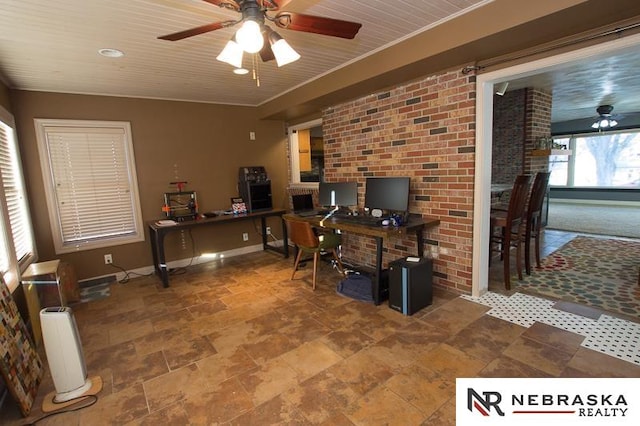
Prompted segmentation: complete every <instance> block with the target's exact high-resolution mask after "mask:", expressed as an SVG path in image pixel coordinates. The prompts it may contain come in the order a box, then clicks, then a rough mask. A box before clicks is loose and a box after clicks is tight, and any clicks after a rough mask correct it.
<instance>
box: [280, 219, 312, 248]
mask: <svg viewBox="0 0 640 426" xmlns="http://www.w3.org/2000/svg"><path fill="white" fill-rule="evenodd" d="M287 230H288V234H289V239H290V240H291V241H292V242H293V243H294V244H295V245H297V246H298V247H305V248H316V247H318V246H319V245H320V240H319V239H318V236H317V235H316V234H315V232H314V231H313V227H312V226H311V224H310V223H309V222H305V221H302V220H287Z"/></svg>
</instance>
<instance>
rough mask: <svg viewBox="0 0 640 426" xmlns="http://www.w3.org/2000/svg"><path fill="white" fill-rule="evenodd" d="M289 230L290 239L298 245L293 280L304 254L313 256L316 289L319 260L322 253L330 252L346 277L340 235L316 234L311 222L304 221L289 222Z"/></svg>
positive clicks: (313, 284) (313, 283) (313, 279)
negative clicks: (341, 254)
mask: <svg viewBox="0 0 640 426" xmlns="http://www.w3.org/2000/svg"><path fill="white" fill-rule="evenodd" d="M286 223H287V229H288V234H289V239H290V240H291V241H292V242H293V244H295V245H296V247H297V249H298V250H297V251H298V254H297V255H296V260H295V263H294V265H293V273H292V274H291V279H292V280H293V278H294V276H295V274H296V272H297V270H298V265H299V264H300V259H301V258H302V254H303V253H308V254H309V253H311V254H313V278H312V288H313V289H314V290H315V289H316V274H317V271H318V260H319V259H320V255H321V254H322V252H329V253H331V254H332V255H333V258H334V259H335V261H336V264H337V266H338V270H339V271H340V273H341V274H342V275H344V267H343V266H342V261H341V260H340V257H339V256H338V252H337V248H338V247H339V246H340V243H341V238H340V235H339V234H334V233H326V234H320V235H318V234H316V231H315V230H314V228H313V227H312V226H311V224H310V223H309V222H306V221H303V220H287V221H286Z"/></svg>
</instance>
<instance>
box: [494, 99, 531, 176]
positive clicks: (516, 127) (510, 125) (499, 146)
mask: <svg viewBox="0 0 640 426" xmlns="http://www.w3.org/2000/svg"><path fill="white" fill-rule="evenodd" d="M526 119H527V117H526V89H519V90H511V91H508V92H507V93H505V94H504V96H498V95H495V96H494V97H493V141H492V148H491V183H494V184H512V183H513V181H514V180H515V178H516V176H518V175H519V174H522V171H523V170H524V141H525V133H526V132H525V127H526Z"/></svg>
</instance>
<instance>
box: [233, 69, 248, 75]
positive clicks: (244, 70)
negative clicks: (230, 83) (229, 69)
mask: <svg viewBox="0 0 640 426" xmlns="http://www.w3.org/2000/svg"><path fill="white" fill-rule="evenodd" d="M233 73H234V74H238V75H245V74H249V70H248V69H246V68H236V69H234V70H233Z"/></svg>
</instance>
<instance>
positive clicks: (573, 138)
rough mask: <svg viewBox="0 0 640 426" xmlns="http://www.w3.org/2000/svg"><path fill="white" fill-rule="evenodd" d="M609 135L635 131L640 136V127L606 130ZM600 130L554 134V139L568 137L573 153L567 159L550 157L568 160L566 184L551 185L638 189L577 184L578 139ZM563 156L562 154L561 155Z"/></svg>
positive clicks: (595, 134)
mask: <svg viewBox="0 0 640 426" xmlns="http://www.w3.org/2000/svg"><path fill="white" fill-rule="evenodd" d="M606 133H607V135H610V134H614V133H634V134H636V135H638V137H640V129H635V128H629V129H619V130H610V131H607V132H606ZM598 135H599V132H580V133H570V134H558V135H554V136H553V140H554V141H556V140H560V139H568V148H569V150H570V151H571V152H572V154H571V155H569V156H568V158H567V159H566V160H556V158H555V157H559V156H556V155H552V156H550V158H549V161H550V162H556V161H557V162H566V163H567V182H566V184H565V185H553V184H551V185H550V186H551V187H554V188H590V189H597V190H608V189H612V190H618V189H631V190H633V189H637V188H633V187H626V186H597V185H595V186H594V185H590V186H584V185H576V184H575V178H576V177H575V174H576V154H577V147H576V143H577V139H579V138H585V137H593V136H598ZM560 157H562V156H560Z"/></svg>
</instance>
